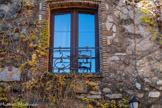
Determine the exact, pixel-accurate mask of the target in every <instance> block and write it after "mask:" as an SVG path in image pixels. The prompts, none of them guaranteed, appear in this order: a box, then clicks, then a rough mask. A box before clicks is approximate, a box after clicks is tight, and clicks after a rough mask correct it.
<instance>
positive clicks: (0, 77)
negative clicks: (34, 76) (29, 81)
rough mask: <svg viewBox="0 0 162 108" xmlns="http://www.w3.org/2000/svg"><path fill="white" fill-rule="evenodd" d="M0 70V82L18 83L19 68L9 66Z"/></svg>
mask: <svg viewBox="0 0 162 108" xmlns="http://www.w3.org/2000/svg"><path fill="white" fill-rule="evenodd" d="M0 70H1V71H0V81H20V75H21V71H20V70H19V68H16V67H13V66H10V67H5V68H2V69H0Z"/></svg>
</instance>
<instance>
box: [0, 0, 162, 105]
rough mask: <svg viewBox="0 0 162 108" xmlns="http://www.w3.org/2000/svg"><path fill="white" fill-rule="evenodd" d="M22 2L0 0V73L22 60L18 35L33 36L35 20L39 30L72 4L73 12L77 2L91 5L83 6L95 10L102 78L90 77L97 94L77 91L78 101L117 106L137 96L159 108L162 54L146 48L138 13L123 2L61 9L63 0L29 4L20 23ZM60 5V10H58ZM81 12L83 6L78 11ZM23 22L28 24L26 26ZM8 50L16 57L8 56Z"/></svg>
mask: <svg viewBox="0 0 162 108" xmlns="http://www.w3.org/2000/svg"><path fill="white" fill-rule="evenodd" d="M25 1H26V0H24V1H21V0H0V56H1V58H0V64H1V67H5V66H8V65H13V64H15V62H17V61H15V59H14V58H15V57H18V56H21V51H20V50H21V45H19V43H20V41H21V39H20V38H21V37H20V35H21V34H24V35H26V34H27V33H28V32H29V31H31V30H32V29H34V30H37V29H38V28H36V27H35V23H36V22H37V21H38V20H39V21H42V24H40V26H43V25H44V23H45V21H48V22H50V17H49V16H50V10H51V9H53V8H55V7H56V8H65V7H64V6H66V8H69V7H68V6H70V7H71V5H70V3H73V2H75V3H76V4H75V5H74V4H73V5H74V6H73V7H75V6H76V5H78V4H77V3H78V2H82V3H83V2H85V3H87V2H88V4H90V5H87V6H91V7H92V8H94V7H95V6H96V5H98V14H99V33H100V34H99V38H100V46H103V49H102V51H101V52H100V53H101V54H100V56H101V63H100V64H101V65H102V66H103V72H104V74H103V77H99V78H98V77H96V76H94V78H92V80H91V79H90V80H91V82H94V83H95V84H97V85H98V86H97V89H96V90H95V91H94V90H92V89H90V90H89V89H88V90H87V89H85V91H84V93H82V92H80V91H79V92H78V95H77V98H79V99H80V98H85V97H86V98H89V99H97V100H103V99H106V100H107V101H111V100H114V99H115V100H119V101H120V100H121V99H122V98H125V99H127V100H130V99H131V98H132V97H133V96H136V97H137V98H138V99H139V100H140V102H141V107H142V108H144V107H146V108H148V107H150V106H151V108H161V107H162V103H161V101H162V98H161V97H162V92H161V91H162V62H161V59H162V50H161V48H160V45H158V44H156V42H154V43H151V42H150V35H149V29H148V27H147V26H145V25H143V24H141V23H140V22H139V20H140V16H142V14H141V13H140V12H138V8H133V7H132V6H131V5H126V4H125V3H124V2H123V1H122V0H107V1H105V0H84V1H80V0H79V1H78V0H72V1H69V2H70V3H69V4H68V5H65V4H67V2H68V1H66V3H64V2H65V0H60V1H58V0H57V1H55V0H40V1H39V0H35V1H34V0H31V1H30V3H31V4H30V5H28V6H27V9H29V10H32V11H33V12H32V14H31V15H29V16H27V17H24V16H25V13H24V12H22V10H23V9H24V8H23V5H22V3H24V2H25ZM59 2H60V3H61V4H64V5H59ZM25 3H26V2H25ZM79 4H80V3H79ZM82 6H84V3H83V5H80V7H82ZM25 11H26V12H27V11H28V10H25ZM134 11H135V12H136V13H135V14H134ZM26 19H30V20H29V22H28V21H27V20H26ZM22 22H23V23H22ZM134 25H135V26H134ZM134 27H135V29H134ZM12 41H14V43H16V44H13V43H12ZM3 42H7V43H8V44H6V45H5V44H3ZM135 43H136V44H135ZM11 49H12V50H13V49H14V51H15V52H10V51H11ZM7 52H10V53H9V55H8V57H9V58H8V59H6V58H5V57H6V56H7V55H6V54H8V53H7ZM29 52H30V51H29ZM15 55H16V56H15ZM21 57H23V56H21ZM135 57H136V58H135ZM2 63H3V64H2ZM40 63H41V62H40ZM14 66H15V65H14ZM15 67H18V66H15ZM22 75H23V74H22ZM22 77H23V76H22ZM94 79H97V80H96V81H94ZM148 105H150V106H148Z"/></svg>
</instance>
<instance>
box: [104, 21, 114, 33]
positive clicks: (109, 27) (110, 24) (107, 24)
mask: <svg viewBox="0 0 162 108" xmlns="http://www.w3.org/2000/svg"><path fill="white" fill-rule="evenodd" d="M112 26H113V23H109V22H108V21H107V23H106V28H107V30H108V31H110V30H111V28H112Z"/></svg>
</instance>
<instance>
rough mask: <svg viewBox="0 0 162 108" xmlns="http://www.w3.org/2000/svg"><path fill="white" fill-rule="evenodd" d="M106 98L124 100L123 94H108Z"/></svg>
mask: <svg viewBox="0 0 162 108" xmlns="http://www.w3.org/2000/svg"><path fill="white" fill-rule="evenodd" d="M105 96H106V97H108V98H109V99H120V98H122V94H120V93H119V94H107V95H105Z"/></svg>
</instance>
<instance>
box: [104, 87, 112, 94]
mask: <svg viewBox="0 0 162 108" xmlns="http://www.w3.org/2000/svg"><path fill="white" fill-rule="evenodd" d="M102 91H103V92H104V93H111V90H110V89H109V88H104V89H103V90H102Z"/></svg>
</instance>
